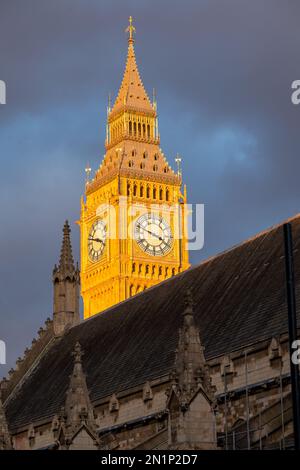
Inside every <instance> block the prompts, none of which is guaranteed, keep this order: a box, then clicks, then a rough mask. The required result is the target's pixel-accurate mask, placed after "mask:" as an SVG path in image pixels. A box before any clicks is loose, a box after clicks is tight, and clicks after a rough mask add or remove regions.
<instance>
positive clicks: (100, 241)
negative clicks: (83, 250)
mask: <svg viewBox="0 0 300 470" xmlns="http://www.w3.org/2000/svg"><path fill="white" fill-rule="evenodd" d="M89 240H90V241H92V242H98V243H102V245H104V241H103V240H101V239H100V238H91V237H90V238H89Z"/></svg>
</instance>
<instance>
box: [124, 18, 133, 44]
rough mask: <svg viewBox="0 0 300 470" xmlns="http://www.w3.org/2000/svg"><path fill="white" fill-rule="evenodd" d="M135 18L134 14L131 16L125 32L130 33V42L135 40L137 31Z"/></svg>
mask: <svg viewBox="0 0 300 470" xmlns="http://www.w3.org/2000/svg"><path fill="white" fill-rule="evenodd" d="M132 23H133V19H132V16H129V25H128V27H127V28H126V29H125V32H126V33H129V36H128V42H133V41H134V39H133V34H134V33H135V27H134V26H133V24H132Z"/></svg>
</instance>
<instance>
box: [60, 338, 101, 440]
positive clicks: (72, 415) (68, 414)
mask: <svg viewBox="0 0 300 470" xmlns="http://www.w3.org/2000/svg"><path fill="white" fill-rule="evenodd" d="M83 354H84V353H83V351H82V349H81V345H80V343H79V342H77V343H76V345H75V348H74V351H73V352H72V356H73V357H74V367H73V372H72V375H71V376H70V384H69V388H68V390H67V396H66V402H65V408H64V416H65V428H66V435H67V437H71V436H72V435H73V434H74V433H75V432H76V431H77V430H78V429H79V428H80V427H81V426H82V425H85V426H86V427H87V428H88V429H89V430H90V431H91V432H94V431H95V429H96V423H95V418H94V410H93V406H92V404H91V401H90V397H89V392H88V388H87V384H86V378H85V375H84V372H83V369H82V356H83Z"/></svg>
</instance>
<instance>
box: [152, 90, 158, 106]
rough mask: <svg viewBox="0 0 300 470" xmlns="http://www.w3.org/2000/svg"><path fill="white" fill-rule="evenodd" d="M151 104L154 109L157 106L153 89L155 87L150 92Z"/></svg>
mask: <svg viewBox="0 0 300 470" xmlns="http://www.w3.org/2000/svg"><path fill="white" fill-rule="evenodd" d="M152 106H153V108H154V109H155V110H156V108H157V103H156V91H155V88H153V92H152Z"/></svg>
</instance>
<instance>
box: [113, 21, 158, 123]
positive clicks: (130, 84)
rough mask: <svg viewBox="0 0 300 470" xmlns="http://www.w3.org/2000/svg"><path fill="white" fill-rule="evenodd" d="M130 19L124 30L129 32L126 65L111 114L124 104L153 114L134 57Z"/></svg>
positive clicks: (133, 29) (132, 30)
mask: <svg viewBox="0 0 300 470" xmlns="http://www.w3.org/2000/svg"><path fill="white" fill-rule="evenodd" d="M132 21H133V20H132V17H131V16H130V18H129V26H128V28H127V29H126V32H128V33H129V35H128V52H127V60H126V66H125V71H124V76H123V80H122V83H121V86H120V89H119V93H118V95H117V98H116V101H115V103H114V105H113V108H112V110H111V114H114V113H115V112H118V111H119V110H121V109H122V108H123V107H124V106H126V107H127V108H132V109H140V110H143V111H144V112H146V113H147V112H149V113H151V115H154V114H155V110H154V108H153V106H152V104H151V101H150V99H149V97H148V95H147V93H146V90H145V88H144V85H143V82H142V79H141V77H140V74H139V70H138V66H137V63H136V59H135V51H134V33H135V27H134V26H133V24H132Z"/></svg>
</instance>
